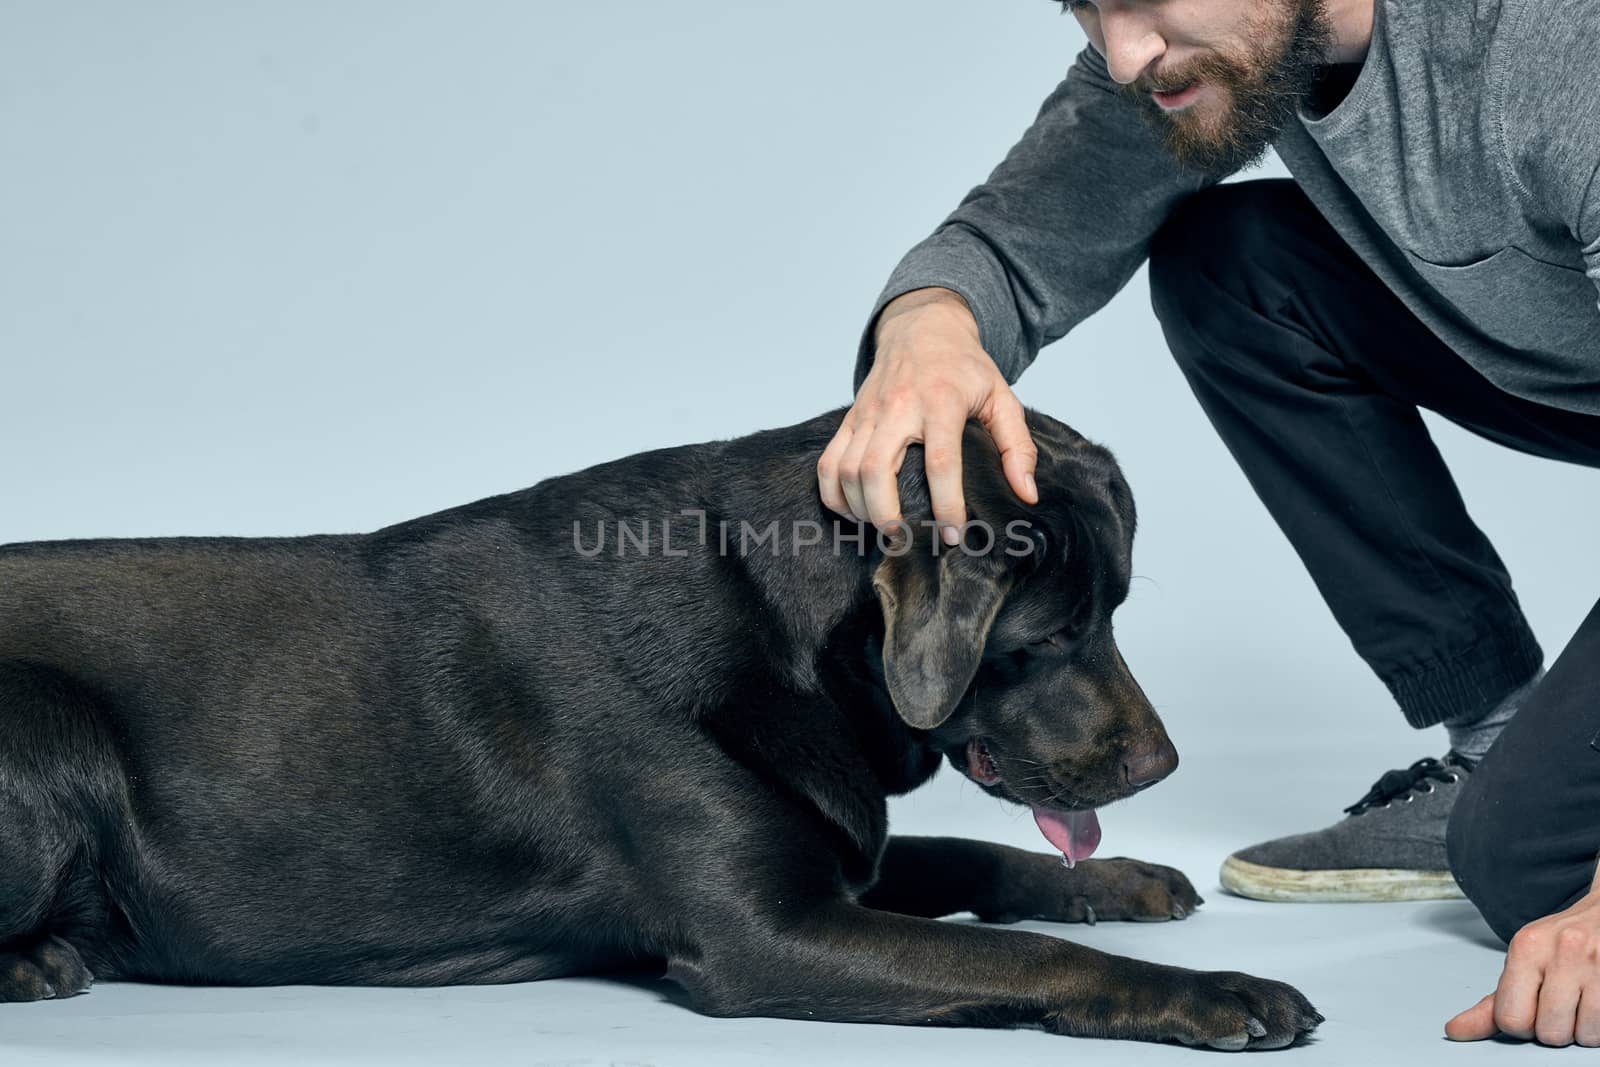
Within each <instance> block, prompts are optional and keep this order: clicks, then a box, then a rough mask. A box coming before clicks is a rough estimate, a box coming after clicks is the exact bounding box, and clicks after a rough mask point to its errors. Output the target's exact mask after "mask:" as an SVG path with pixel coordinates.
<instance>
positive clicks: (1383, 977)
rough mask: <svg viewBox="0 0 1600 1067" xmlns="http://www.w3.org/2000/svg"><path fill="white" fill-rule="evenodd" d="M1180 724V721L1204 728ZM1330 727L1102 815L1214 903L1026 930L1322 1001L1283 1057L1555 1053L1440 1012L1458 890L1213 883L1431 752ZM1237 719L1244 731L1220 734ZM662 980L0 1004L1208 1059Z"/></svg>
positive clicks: (109, 1057)
mask: <svg viewBox="0 0 1600 1067" xmlns="http://www.w3.org/2000/svg"><path fill="white" fill-rule="evenodd" d="M1169 718H1170V716H1169ZM1194 725H1196V724H1189V726H1188V728H1187V730H1186V731H1185V732H1188V733H1191V734H1193V733H1196V731H1195V730H1194V729H1193V726H1194ZM1233 725H1235V726H1236V727H1237V725H1238V724H1237V723H1235V724H1233ZM1246 725H1248V724H1246ZM1331 725H1332V724H1330V726H1331ZM1307 729H1310V727H1307ZM1174 732H1175V734H1178V733H1180V731H1178V730H1176V729H1175V731H1174ZM1325 732H1326V733H1327V734H1328V735H1329V736H1317V735H1319V734H1322V733H1324V731H1313V732H1312V733H1310V734H1304V735H1303V736H1307V737H1316V743H1315V744H1316V749H1317V752H1316V755H1315V757H1314V758H1306V756H1305V754H1304V753H1302V755H1301V757H1300V758H1297V759H1294V760H1290V759H1287V758H1284V757H1283V756H1282V755H1281V754H1280V753H1281V749H1282V742H1283V740H1284V739H1283V738H1282V737H1279V738H1278V739H1277V740H1278V742H1279V743H1278V744H1277V745H1275V746H1272V745H1266V744H1263V745H1260V746H1258V747H1254V748H1250V747H1244V748H1241V747H1239V746H1238V745H1237V744H1231V745H1230V747H1229V748H1228V749H1227V750H1223V749H1221V748H1219V747H1215V746H1213V747H1211V748H1209V749H1207V748H1205V747H1204V746H1201V747H1198V748H1197V747H1196V746H1195V745H1192V744H1191V745H1189V746H1188V749H1187V750H1186V752H1185V759H1184V764H1183V766H1182V767H1181V768H1180V770H1179V773H1178V774H1177V775H1174V777H1173V778H1172V779H1171V780H1170V781H1168V782H1166V783H1164V784H1163V785H1162V786H1160V787H1158V788H1157V789H1155V790H1152V791H1151V792H1150V793H1147V794H1143V795H1142V796H1140V797H1139V798H1137V799H1136V800H1135V801H1133V802H1131V803H1128V804H1125V805H1123V806H1121V807H1113V808H1111V809H1108V810H1107V811H1106V812H1105V813H1104V814H1103V818H1102V822H1103V824H1104V827H1105V835H1106V836H1105V842H1104V844H1103V846H1102V850H1103V854H1104V855H1108V856H1110V855H1138V856H1140V857H1142V858H1146V859H1151V860H1160V861H1162V862H1169V863H1172V864H1174V865H1175V866H1178V867H1180V868H1182V869H1183V870H1185V871H1186V872H1187V873H1188V874H1189V875H1190V876H1191V877H1192V878H1193V879H1194V881H1195V883H1196V884H1197V886H1199V888H1200V891H1201V893H1202V894H1203V895H1204V896H1205V897H1206V905H1205V907H1204V908H1202V909H1201V911H1200V913H1199V914H1198V915H1196V916H1194V917H1193V918H1191V919H1189V920H1187V921H1185V922H1181V923H1165V924H1158V925H1157V924H1152V925H1144V924H1115V923H1102V924H1100V925H1097V926H1093V927H1083V926H1066V925H1055V924H1043V923H1040V924H1028V928H1031V929H1036V930H1041V931H1043V932H1046V933H1050V934H1053V935H1056V936H1061V937H1070V938H1073V939H1075V940H1078V941H1081V942H1083V943H1085V944H1089V945H1093V946H1096V947H1099V948H1103V949H1107V950H1109V951H1112V952H1117V953H1123V954H1127V955H1132V956H1138V957H1143V958H1147V959H1153V960H1162V961H1167V962H1171V963H1176V964H1180V965H1183V966H1188V967H1197V968H1206V969H1233V970H1244V971H1249V972H1253V973H1256V974H1261V975H1264V976H1268V977H1273V978H1279V979H1282V980H1285V981H1289V982H1292V983H1294V984H1295V985H1297V986H1298V987H1299V988H1300V989H1301V990H1303V991H1304V992H1305V993H1306V994H1307V996H1309V997H1310V998H1311V1000H1312V1001H1313V1003H1315V1004H1316V1005H1317V1007H1318V1008H1319V1009H1320V1010H1321V1011H1322V1012H1323V1013H1324V1014H1325V1015H1326V1016H1327V1017H1328V1021H1327V1022H1326V1023H1325V1024H1323V1026H1322V1027H1321V1029H1320V1030H1319V1031H1318V1033H1317V1035H1316V1037H1315V1039H1314V1040H1313V1041H1312V1042H1311V1043H1310V1044H1308V1045H1305V1046H1302V1047H1299V1048H1295V1049H1289V1050H1285V1051H1283V1052H1278V1053H1273V1054H1272V1055H1273V1056H1275V1057H1281V1058H1284V1059H1286V1060H1292V1061H1293V1062H1296V1063H1303V1064H1308V1065H1309V1064H1313V1063H1319V1064H1323V1063H1325V1064H1340V1065H1347V1064H1361V1063H1366V1064H1373V1065H1386V1064H1402V1063H1404V1064H1433V1063H1481V1062H1485V1061H1493V1062H1496V1063H1501V1062H1505V1061H1507V1060H1510V1059H1513V1058H1515V1059H1519V1060H1520V1059H1523V1058H1526V1057H1530V1056H1531V1057H1539V1056H1545V1057H1548V1056H1551V1055H1560V1054H1561V1053H1558V1052H1555V1051H1553V1050H1548V1049H1541V1048H1537V1047H1527V1046H1518V1045H1512V1044H1506V1043H1493V1042H1489V1043H1482V1044H1478V1045H1472V1046H1461V1045H1452V1044H1449V1043H1447V1042H1446V1041H1445V1040H1444V1038H1443V1036H1442V1026H1443V1023H1444V1021H1445V1019H1446V1018H1448V1017H1449V1016H1450V1015H1452V1014H1453V1013H1454V1012H1455V1011H1457V1010H1459V1009H1461V1008H1464V1007H1466V1006H1468V1005H1470V1004H1471V1003H1472V1002H1473V1001H1475V1000H1476V999H1477V998H1478V997H1479V996H1480V995H1482V994H1483V993H1484V992H1487V991H1488V990H1489V989H1491V988H1493V984H1494V982H1495V979H1496V978H1497V976H1498V974H1499V969H1500V962H1501V958H1502V956H1501V949H1500V947H1499V946H1498V944H1497V943H1496V942H1495V941H1494V939H1493V936H1492V935H1491V934H1490V933H1489V931H1488V929H1487V927H1485V926H1484V925H1483V923H1482V922H1481V920H1479V918H1478V917H1477V915H1476V913H1475V912H1474V911H1473V910H1472V908H1471V906H1470V905H1469V904H1467V903H1465V902H1439V903H1427V904H1372V905H1282V904H1276V905H1274V904H1260V903H1255V902H1251V901H1245V900H1239V899H1234V898H1229V897H1228V896H1225V895H1224V894H1223V893H1222V892H1221V890H1220V889H1219V888H1218V887H1217V883H1216V868H1217V864H1218V862H1219V861H1220V860H1221V858H1222V857H1223V855H1225V854H1226V853H1227V851H1229V850H1230V849H1231V848H1235V847H1239V846H1240V845H1242V844H1246V843H1249V842H1250V841H1253V840H1255V839H1257V838H1260V837H1266V836H1273V835H1275V834H1277V833H1280V832H1285V831H1289V830H1294V829H1298V828H1302V827H1305V826H1311V825H1315V824H1316V823H1317V822H1318V821H1321V822H1326V821H1329V820H1330V819H1331V818H1332V817H1334V816H1336V815H1337V812H1338V809H1339V807H1340V806H1342V805H1344V804H1346V803H1349V802H1350V801H1353V800H1354V799H1355V798H1356V797H1357V796H1359V795H1360V793H1361V792H1362V791H1363V790H1364V789H1365V787H1366V785H1367V784H1368V782H1369V781H1370V779H1371V778H1372V777H1374V776H1375V775H1376V774H1377V773H1378V772H1379V771H1381V770H1383V769H1384V768H1385V766H1387V765H1389V763H1386V762H1385V760H1388V761H1389V762H1392V763H1394V764H1399V763H1403V762H1406V761H1407V760H1408V759H1410V758H1415V757H1416V756H1418V755H1423V754H1426V750H1425V749H1423V750H1419V746H1418V742H1419V741H1423V742H1431V741H1432V740H1433V738H1432V737H1431V736H1429V737H1417V736H1414V735H1411V734H1410V733H1409V732H1408V731H1405V730H1404V729H1403V727H1397V728H1396V729H1395V730H1393V731H1390V732H1389V733H1388V734H1387V735H1386V736H1383V737H1380V738H1379V739H1378V741H1377V742H1376V747H1377V748H1378V749H1379V750H1380V754H1379V755H1378V756H1377V757H1376V759H1377V762H1376V763H1374V762H1373V760H1374V756H1373V754H1372V752H1371V749H1372V748H1373V747H1374V742H1373V740H1372V739H1371V738H1367V739H1364V740H1363V742H1362V743H1361V744H1360V745H1357V744H1355V743H1354V742H1350V741H1340V740H1339V739H1338V736H1337V734H1336V733H1335V732H1334V731H1332V730H1331V729H1330V730H1328V731H1325ZM1251 733H1252V731H1250V730H1249V729H1244V730H1236V732H1235V733H1234V736H1249V735H1250V734H1251ZM1219 741H1220V739H1219ZM1275 750H1276V751H1275ZM1369 771H1370V772H1371V773H1368V772H1369ZM894 814H895V819H896V823H897V825H898V826H899V828H901V829H903V830H906V831H909V832H941V833H942V832H956V833H966V834H971V835H974V836H984V837H988V838H990V839H994V840H1002V841H1008V842H1012V843H1016V844H1021V845H1027V846H1029V847H1034V846H1037V845H1042V844H1043V842H1042V840H1040V839H1039V838H1038V837H1037V834H1036V833H1035V831H1034V827H1033V824H1032V820H1030V819H1028V818H1027V817H1026V815H1025V813H1022V812H1019V811H1015V810H1013V809H1009V808H1005V807H1002V806H1000V805H998V804H997V803H995V802H993V801H990V800H987V799H985V798H983V797H981V796H979V795H978V793H977V790H976V787H973V786H970V785H967V784H965V783H963V782H960V781H958V780H956V779H955V778H954V776H952V775H950V774H948V772H942V773H941V774H940V775H939V778H938V779H937V780H936V781H935V783H933V784H932V785H930V786H929V787H927V788H926V789H925V790H924V791H922V792H921V793H920V794H916V795H914V796H913V797H911V798H906V799H905V800H904V801H901V802H899V803H897V806H896V808H895V813H894ZM952 921H971V920H970V918H968V919H955V920H952ZM664 989H665V987H664V986H663V985H661V984H660V983H656V982H652V981H648V980H644V981H636V982H623V981H608V980H598V979H582V980H563V981H552V982H539V983H531V984H526V985H517V986H495V987H476V988H455V989H426V990H393V989H318V988H285V989H189V988H161V987H155V986H144V985H126V984H103V985H98V986H96V987H95V988H94V989H93V990H92V991H91V992H90V993H89V994H88V995H86V996H82V997H77V998H74V999H72V1000H69V1001H64V1002H60V1003H43V1004H37V1005H20V1006H10V1005H7V1006H3V1007H0V1063H5V1064H26V1063H50V1064H55V1065H73V1064H98V1063H107V1064H110V1063H116V1064H142V1063H149V1064H162V1065H167V1064H183V1063H197V1064H198V1063H204V1064H212V1063H223V1062H226V1063H229V1064H251V1063H260V1064H268V1063H271V1064H295V1065H308V1064H321V1063H384V1064H389V1063H395V1064H410V1063H416V1064H423V1063H429V1064H432V1063H450V1064H459V1063H474V1062H494V1061H502V1062H515V1063H526V1064H571V1065H578V1064H597V1065H605V1064H657V1065H667V1064H683V1065H689V1064H695V1065H703V1064H748V1063H816V1062H826V1063H828V1064H830V1067H844V1065H846V1064H858V1063H859V1064H880V1063H883V1062H885V1061H886V1060H889V1059H893V1060H896V1061H898V1062H909V1063H916V1064H919V1065H932V1064H945V1063H949V1064H957V1063H972V1062H986V1063H1006V1064H1013V1063H1045V1062H1051V1063H1054V1062H1060V1061H1062V1060H1064V1059H1076V1060H1077V1062H1081V1063H1094V1064H1131V1063H1153V1062H1161V1063H1178V1062H1184V1061H1187V1062H1197V1060H1196V1057H1202V1056H1212V1055H1221V1054H1220V1053H1202V1052H1193V1051H1189V1050H1186V1049H1182V1048H1176V1047H1163V1046H1150V1045H1141V1044H1132V1043H1125V1042H1101V1041H1096V1042H1092V1043H1091V1042H1086V1041H1082V1040H1074V1039H1069V1038H1060V1037H1054V1036H1051V1035H1048V1034H1045V1033H1042V1032H1039V1031H1034V1030H1016V1031H978V1030H966V1031H962V1030H945V1029H922V1028H914V1027H887V1026H860V1025H841V1024H828V1023H806V1022H790V1021H783V1020H764V1019H757V1020H718V1019H707V1018H702V1017H700V1016H697V1015H694V1014H693V1013H691V1012H690V1011H688V1010H687V1009H685V1008H683V1007H681V1006H679V1005H678V1004H676V1003H674V1002H673V1001H672V1000H670V999H668V998H667V997H665V996H664V995H663V992H664ZM1568 1054H1571V1053H1568Z"/></svg>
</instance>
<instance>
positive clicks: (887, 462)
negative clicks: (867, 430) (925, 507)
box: [857, 423, 911, 530]
mask: <svg viewBox="0 0 1600 1067" xmlns="http://www.w3.org/2000/svg"><path fill="white" fill-rule="evenodd" d="M910 441H911V435H910V434H908V433H906V432H904V431H903V430H898V429H893V428H891V427H889V426H887V425H885V424H884V423H879V424H878V426H877V428H876V429H875V430H874V431H873V434H872V441H871V443H869V444H868V445H867V448H866V451H865V452H863V453H862V455H861V495H862V497H863V498H864V499H865V501H866V509H867V510H866V511H865V512H857V514H858V515H861V516H862V517H863V518H865V519H866V520H867V521H868V522H870V523H872V525H874V526H876V527H878V529H880V530H881V529H883V528H884V527H885V526H888V525H889V524H890V523H892V522H894V521H895V520H896V519H899V518H901V515H900V464H901V463H903V462H905V458H906V445H907V444H909V443H910Z"/></svg>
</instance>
